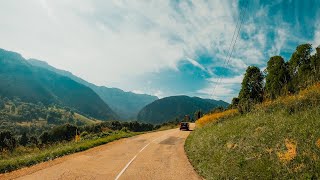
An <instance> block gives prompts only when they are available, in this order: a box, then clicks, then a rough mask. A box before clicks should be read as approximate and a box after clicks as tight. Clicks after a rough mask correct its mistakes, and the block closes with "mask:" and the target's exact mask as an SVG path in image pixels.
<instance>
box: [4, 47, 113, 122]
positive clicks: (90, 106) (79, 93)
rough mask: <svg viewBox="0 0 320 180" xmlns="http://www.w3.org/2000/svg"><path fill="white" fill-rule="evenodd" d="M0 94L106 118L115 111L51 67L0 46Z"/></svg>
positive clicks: (92, 92)
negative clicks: (30, 61)
mask: <svg viewBox="0 0 320 180" xmlns="http://www.w3.org/2000/svg"><path fill="white" fill-rule="evenodd" d="M0 67H1V68H0V96H2V97H8V98H14V97H18V98H20V99H21V100H22V101H25V102H30V103H38V102H41V103H43V104H45V105H50V104H57V105H62V106H67V107H69V108H72V109H74V110H76V111H78V112H80V113H82V114H85V115H87V116H90V117H93V118H97V119H102V120H107V119H115V118H117V115H116V114H115V113H114V112H113V111H112V110H111V108H110V107H109V106H108V105H107V104H106V103H105V102H104V101H103V100H102V99H101V98H100V97H99V96H98V95H97V94H96V93H95V92H94V91H93V90H91V89H90V88H88V87H86V86H84V85H82V84H80V83H78V82H76V81H74V80H72V79H70V78H68V77H66V76H62V75H60V74H58V73H55V72H53V71H49V70H47V69H44V68H40V67H37V66H33V65H31V64H30V63H28V61H27V60H26V59H24V58H23V57H22V56H21V55H20V54H18V53H15V52H10V51H6V50H4V49H0Z"/></svg>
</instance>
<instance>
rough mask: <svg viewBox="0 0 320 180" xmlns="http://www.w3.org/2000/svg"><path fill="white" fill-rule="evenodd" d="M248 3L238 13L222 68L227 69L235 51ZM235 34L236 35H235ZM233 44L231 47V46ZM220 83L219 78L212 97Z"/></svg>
mask: <svg viewBox="0 0 320 180" xmlns="http://www.w3.org/2000/svg"><path fill="white" fill-rule="evenodd" d="M248 3H249V2H248V1H247V2H246V4H245V6H244V8H243V9H242V10H241V11H240V17H239V20H238V21H237V25H236V27H235V30H234V32H233V36H232V40H231V43H230V46H229V48H228V51H227V56H226V58H225V61H224V65H223V66H224V68H226V67H227V65H228V64H229V63H230V60H231V56H232V54H233V51H234V49H235V45H236V43H237V40H238V37H239V34H240V31H241V27H242V24H243V21H244V18H245V15H246V10H247V8H248ZM236 32H237V33H236ZM235 34H237V36H236V38H235V40H234V36H235ZM232 44H233V45H232ZM231 47H232V49H231ZM220 83H221V76H219V78H218V80H217V81H216V84H215V86H214V88H213V93H212V97H214V95H215V93H216V89H217V86H218V85H220Z"/></svg>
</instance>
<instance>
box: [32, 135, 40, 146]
mask: <svg viewBox="0 0 320 180" xmlns="http://www.w3.org/2000/svg"><path fill="white" fill-rule="evenodd" d="M30 143H31V144H34V145H36V146H38V144H39V141H38V138H37V137H36V136H31V137H30Z"/></svg>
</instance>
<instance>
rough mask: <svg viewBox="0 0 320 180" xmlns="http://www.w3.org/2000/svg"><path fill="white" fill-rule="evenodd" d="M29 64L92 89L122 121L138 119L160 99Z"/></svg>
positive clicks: (35, 62)
mask: <svg viewBox="0 0 320 180" xmlns="http://www.w3.org/2000/svg"><path fill="white" fill-rule="evenodd" d="M29 62H30V63H31V64H32V65H34V66H38V67H42V68H46V69H48V70H51V71H54V72H56V73H58V74H61V75H64V76H67V77H69V78H71V79H73V80H74V81H76V82H78V83H81V84H83V85H85V86H88V87H90V88H91V89H92V90H93V91H95V92H96V93H97V94H98V95H99V96H100V97H101V98H102V100H103V101H104V102H105V103H107V104H108V105H109V106H110V108H111V109H112V110H113V111H114V112H116V113H117V114H118V115H119V116H120V118H121V119H136V117H137V114H138V112H139V111H140V110H141V109H142V108H143V107H144V106H146V105H147V104H149V103H151V102H153V101H155V100H157V99H158V97H156V96H151V95H147V94H135V93H132V92H125V91H123V90H121V89H118V88H108V87H104V86H96V85H94V84H92V83H89V82H87V81H85V80H83V79H81V78H79V77H77V76H75V75H73V74H72V73H70V72H68V71H64V70H60V69H57V68H55V67H52V66H50V65H49V64H48V63H46V62H44V61H40V60H36V59H29Z"/></svg>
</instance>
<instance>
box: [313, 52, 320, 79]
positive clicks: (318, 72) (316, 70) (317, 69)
mask: <svg viewBox="0 0 320 180" xmlns="http://www.w3.org/2000/svg"><path fill="white" fill-rule="evenodd" d="M311 71H312V76H313V79H314V81H316V82H318V81H320V46H318V47H317V48H316V54H314V55H313V56H312V57H311Z"/></svg>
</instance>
